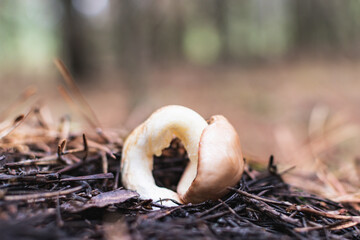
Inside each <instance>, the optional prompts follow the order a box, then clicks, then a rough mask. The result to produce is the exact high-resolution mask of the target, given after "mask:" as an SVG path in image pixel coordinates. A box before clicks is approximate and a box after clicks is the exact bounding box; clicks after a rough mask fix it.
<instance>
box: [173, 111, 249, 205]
mask: <svg viewBox="0 0 360 240" xmlns="http://www.w3.org/2000/svg"><path fill="white" fill-rule="evenodd" d="M198 151H199V152H198V157H199V158H198V164H197V174H196V177H195V179H194V180H193V181H192V182H191V183H190V182H189V181H191V180H192V179H190V180H188V179H183V178H184V177H186V174H184V175H183V177H182V179H181V180H180V182H179V185H178V189H177V192H178V194H179V197H180V199H181V200H182V201H183V202H184V203H189V202H191V203H200V202H203V201H206V200H217V199H219V198H221V197H223V196H224V195H225V194H226V193H227V192H228V190H227V187H230V186H234V185H235V184H236V183H237V182H238V181H239V180H240V178H241V176H242V173H243V171H244V160H243V156H242V153H241V146H240V140H239V136H238V134H237V133H236V130H235V129H234V127H233V126H232V125H231V124H230V123H229V121H228V120H227V119H226V118H225V117H224V116H221V115H216V116H213V117H211V119H210V121H209V125H208V126H207V127H206V128H205V129H204V131H203V132H202V135H201V138H200V143H199V150H198ZM189 184H190V186H189ZM188 186H189V187H188Z"/></svg>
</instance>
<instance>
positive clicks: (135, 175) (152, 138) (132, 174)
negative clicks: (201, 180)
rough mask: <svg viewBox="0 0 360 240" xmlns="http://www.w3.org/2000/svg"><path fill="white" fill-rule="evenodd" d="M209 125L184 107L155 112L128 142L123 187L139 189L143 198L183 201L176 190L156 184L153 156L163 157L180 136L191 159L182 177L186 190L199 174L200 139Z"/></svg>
mask: <svg viewBox="0 0 360 240" xmlns="http://www.w3.org/2000/svg"><path fill="white" fill-rule="evenodd" d="M207 126H208V124H207V122H206V121H205V120H204V119H203V118H202V117H201V116H200V115H199V114H198V113H196V112H195V111H193V110H191V109H188V108H185V107H182V106H174V105H173V106H167V107H163V108H161V109H159V110H158V111H156V112H155V113H153V114H152V115H151V116H150V117H149V118H148V119H147V120H146V121H145V122H144V123H142V124H141V125H140V126H138V127H137V128H136V129H135V130H134V131H133V132H132V133H131V134H130V135H129V137H128V139H126V141H125V144H124V149H123V156H122V162H121V165H122V166H121V168H122V169H121V172H122V182H123V184H124V186H125V187H126V188H128V189H132V190H136V191H137V192H138V193H139V194H140V196H141V197H142V198H150V199H153V200H154V201H157V200H161V199H174V200H176V201H178V202H181V200H180V198H179V197H178V194H177V193H176V192H174V191H171V190H169V189H166V188H161V187H158V186H156V184H155V180H154V178H153V176H152V169H153V155H156V156H160V155H161V153H162V149H164V148H166V147H168V146H169V145H170V142H171V140H172V139H173V137H174V136H176V137H178V138H179V139H180V140H181V142H182V143H183V144H184V147H185V149H186V150H187V153H188V156H189V159H190V163H189V164H188V166H187V169H186V170H185V172H184V175H183V176H182V178H181V180H180V182H182V183H181V186H183V187H184V188H185V189H187V188H188V187H189V186H190V185H191V183H192V182H193V180H194V179H195V177H196V173H197V164H198V151H199V142H200V138H201V134H202V132H203V130H204V129H205V128H206V127H207ZM124 159H131V161H125V160H124Z"/></svg>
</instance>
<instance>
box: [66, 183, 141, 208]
mask: <svg viewBox="0 0 360 240" xmlns="http://www.w3.org/2000/svg"><path fill="white" fill-rule="evenodd" d="M137 197H139V194H138V193H137V192H134V191H131V190H126V189H116V190H113V191H110V192H105V193H101V194H99V195H96V196H95V197H92V198H91V199H90V200H88V201H87V202H85V203H83V202H80V201H69V202H67V203H64V204H62V205H61V208H62V210H64V211H67V212H72V213H75V212H81V211H83V210H85V209H88V208H92V207H96V208H103V207H106V206H109V205H111V204H117V203H123V202H125V201H127V200H129V199H132V198H137Z"/></svg>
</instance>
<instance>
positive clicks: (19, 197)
mask: <svg viewBox="0 0 360 240" xmlns="http://www.w3.org/2000/svg"><path fill="white" fill-rule="evenodd" d="M81 189H83V186H77V187H74V188H70V189H66V190H60V191H55V192H44V193H34V194H26V195H8V196H5V197H4V200H5V201H23V200H34V199H39V198H52V197H59V196H60V195H68V194H71V193H75V192H77V191H80V190H81Z"/></svg>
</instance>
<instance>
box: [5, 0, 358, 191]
mask: <svg viewBox="0 0 360 240" xmlns="http://www.w3.org/2000/svg"><path fill="white" fill-rule="evenodd" d="M54 58H60V59H62V60H63V61H64V63H65V64H66V66H67V67H68V68H69V69H70V71H71V73H72V74H73V76H74V78H75V80H76V82H77V83H78V85H79V87H80V89H81V91H82V93H83V95H84V97H85V98H86V99H87V101H88V103H89V104H90V105H91V106H92V108H93V110H94V112H95V113H96V115H97V116H98V118H99V119H100V122H101V123H102V124H103V126H105V127H107V128H117V129H120V128H121V129H124V130H125V131H129V130H131V129H132V128H134V127H135V126H137V125H138V124H140V123H141V122H142V121H143V120H144V119H145V118H146V117H147V116H148V115H149V114H150V113H151V112H153V111H154V110H155V109H157V108H158V107H160V106H163V105H167V104H180V105H185V106H187V107H190V108H193V109H194V110H196V111H197V112H199V113H200V114H201V115H202V116H204V117H205V118H209V117H210V116H211V115H214V114H223V115H225V116H226V117H227V118H228V119H229V120H230V121H231V122H232V123H233V125H234V126H235V127H236V129H237V130H238V132H239V135H240V138H241V141H242V145H243V149H244V152H245V156H246V158H247V160H248V162H249V163H251V164H252V165H253V166H256V165H257V164H258V165H264V164H266V163H267V161H268V158H269V156H270V155H271V154H273V155H274V156H275V160H276V162H277V163H279V167H280V169H288V168H289V167H292V166H296V168H295V169H294V170H292V171H291V172H290V174H288V175H287V177H288V178H289V181H292V182H293V183H295V184H298V185H302V186H304V185H306V187H307V188H309V189H313V190H314V191H319V187H318V185H315V181H319V182H320V183H322V184H324V186H325V190H326V193H327V194H328V195H329V196H334V195H341V194H342V195H344V194H347V193H350V192H356V191H357V189H358V187H359V180H360V179H359V172H360V160H358V159H357V156H360V155H359V154H360V148H359V146H360V145H359V144H360V137H359V127H360V108H359V107H358V106H359V103H360V94H359V90H360V81H359V79H358V78H359V76H360V2H359V1H357V0H349V1H337V0H326V1H325V0H251V1H250V0H244V1H235V0H182V1H171V0H146V1H144V0H121V1H111V0H61V1H59V0H1V1H0V84H1V89H2V91H1V95H0V101H1V102H0V109H5V108H6V107H7V106H8V105H9V104H11V102H13V101H14V100H15V99H16V97H17V96H18V95H19V94H21V92H23V91H24V89H26V87H28V86H35V87H36V88H37V89H38V94H39V95H40V96H41V97H42V98H43V99H44V100H43V101H45V102H46V104H47V105H48V106H49V107H50V109H51V111H52V113H53V114H54V116H55V117H57V116H61V115H63V114H65V113H71V114H72V116H73V119H77V118H79V121H81V118H80V117H79V116H77V114H76V112H71V108H69V107H68V106H67V105H66V102H65V101H64V100H63V99H62V97H61V95H60V94H59V93H58V88H57V86H58V85H59V84H62V80H61V76H60V74H59V72H58V70H57V69H56V67H55V65H54V63H53V59H54ZM304 176H306V177H307V178H306V179H307V180H309V181H308V182H306V181H305V180H304ZM299 179H300V180H299ZM305 182H306V183H305ZM331 194H333V195H331Z"/></svg>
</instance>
